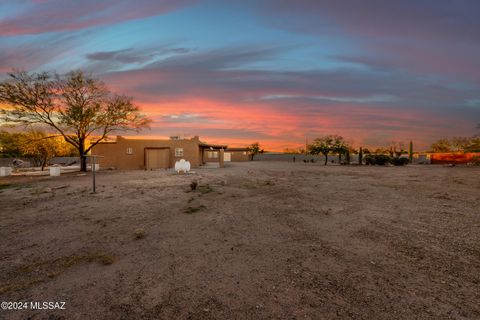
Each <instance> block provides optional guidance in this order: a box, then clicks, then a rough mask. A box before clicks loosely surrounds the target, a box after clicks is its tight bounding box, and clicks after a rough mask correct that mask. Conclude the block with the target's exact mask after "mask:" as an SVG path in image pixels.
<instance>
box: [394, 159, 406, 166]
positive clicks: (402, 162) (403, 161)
mask: <svg viewBox="0 0 480 320" xmlns="http://www.w3.org/2000/svg"><path fill="white" fill-rule="evenodd" d="M391 162H392V164H393V165H394V166H404V165H406V164H408V163H409V162H410V160H408V158H393V159H392V161H391Z"/></svg>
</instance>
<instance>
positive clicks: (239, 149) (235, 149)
mask: <svg viewBox="0 0 480 320" xmlns="http://www.w3.org/2000/svg"><path fill="white" fill-rule="evenodd" d="M248 150H249V149H248V148H228V149H227V151H248Z"/></svg>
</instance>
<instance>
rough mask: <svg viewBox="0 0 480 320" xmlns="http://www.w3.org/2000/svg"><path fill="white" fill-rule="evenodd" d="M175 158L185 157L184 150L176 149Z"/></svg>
mask: <svg viewBox="0 0 480 320" xmlns="http://www.w3.org/2000/svg"><path fill="white" fill-rule="evenodd" d="M175 157H183V148H175Z"/></svg>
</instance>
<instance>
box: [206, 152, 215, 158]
mask: <svg viewBox="0 0 480 320" xmlns="http://www.w3.org/2000/svg"><path fill="white" fill-rule="evenodd" d="M207 158H210V159H216V158H218V151H207Z"/></svg>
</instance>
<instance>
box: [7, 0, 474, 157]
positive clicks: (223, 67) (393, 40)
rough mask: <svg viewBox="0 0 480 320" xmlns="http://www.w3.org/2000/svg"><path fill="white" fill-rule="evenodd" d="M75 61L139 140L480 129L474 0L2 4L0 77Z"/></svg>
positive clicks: (376, 139) (286, 140)
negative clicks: (122, 100) (147, 124)
mask: <svg viewBox="0 0 480 320" xmlns="http://www.w3.org/2000/svg"><path fill="white" fill-rule="evenodd" d="M12 69H22V70H26V71H31V72H38V71H56V72H59V73H65V72H68V71H70V70H74V69H82V70H85V71H87V72H90V73H92V74H93V75H94V76H95V77H98V78H100V79H102V80H103V81H105V82H106V83H107V85H108V86H109V87H110V88H111V89H112V90H113V91H114V92H116V93H119V94H125V95H128V96H132V97H134V100H135V101H136V103H137V104H138V105H139V106H140V107H141V109H142V110H143V111H144V112H145V113H147V114H148V115H149V116H150V117H151V118H152V119H153V124H152V126H151V129H150V130H146V131H143V132H141V133H140V135H141V136H151V137H168V136H171V135H184V136H187V137H188V136H195V135H199V136H200V137H201V139H202V140H204V141H207V142H210V143H226V144H228V145H230V146H245V145H248V144H250V143H252V142H255V141H258V142H260V144H261V145H262V146H264V147H265V148H266V149H268V150H276V151H281V150H283V149H285V148H296V147H301V146H302V145H304V144H305V140H306V139H308V141H311V140H312V139H314V138H315V137H320V136H323V135H327V134H339V135H342V136H344V137H345V138H346V139H347V140H348V141H350V142H351V143H352V144H353V145H355V146H367V147H377V146H378V147H379V146H387V145H388V144H390V143H391V142H392V141H395V142H403V143H405V144H408V142H409V141H410V140H413V142H414V145H415V146H416V148H419V149H422V148H423V149H427V148H428V146H429V145H430V144H431V143H432V142H433V141H435V140H437V139H439V138H444V137H451V136H470V135H474V134H477V133H479V132H478V129H476V126H477V124H478V123H480V1H478V0H456V1H451V0H402V1H398V0H362V1H357V0H288V1H287V0H242V1H229V0H211V1H210V0H206V1H201V0H198V1H195V0H176V1H162V0H135V1H128V0H105V1H96V0H83V1H69V0H55V1H49V0H12V1H5V0H0V80H2V79H5V78H6V73H7V72H9V71H11V70H12Z"/></svg>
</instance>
